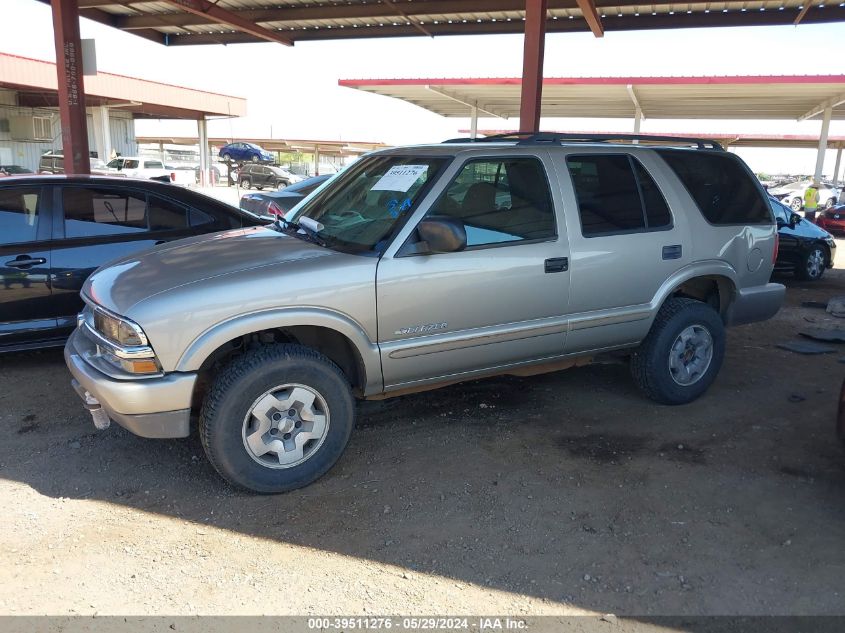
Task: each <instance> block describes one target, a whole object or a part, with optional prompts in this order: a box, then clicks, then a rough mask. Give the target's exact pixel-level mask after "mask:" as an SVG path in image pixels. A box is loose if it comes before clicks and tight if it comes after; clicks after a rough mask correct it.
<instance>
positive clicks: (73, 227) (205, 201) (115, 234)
mask: <svg viewBox="0 0 845 633" xmlns="http://www.w3.org/2000/svg"><path fill="white" fill-rule="evenodd" d="M260 224H263V221H261V220H260V219H258V218H257V217H256V216H254V215H251V214H248V213H245V212H243V211H240V210H239V209H236V208H234V207H232V206H229V205H227V204H224V203H222V202H219V201H218V200H215V199H213V198H209V197H208V196H204V195H202V194H199V193H196V192H194V191H191V190H189V189H185V188H183V187H177V186H174V185H167V184H163V183H158V182H153V181H150V180H134V179H127V178H108V177H86V176H29V177H9V178H3V179H0V281H2V285H1V286H0V351H11V350H18V349H29V348H35V347H49V346H52V345H60V344H62V342H63V341H64V339H65V338H66V337H67V335H68V334H69V333H70V332H71V331H72V330H73V328H74V327H75V326H76V314H77V313H78V312H79V311H80V310H81V309H82V300H81V299H80V297H79V291H80V289H81V288H82V284H83V282H84V281H85V279H86V278H87V277H88V276H89V275H90V274H91V273H92V272H94V270H95V269H96V268H98V267H99V266H101V265H102V264H105V263H106V262H108V261H109V260H112V259H115V258H116V257H119V256H121V255H126V254H127V253H131V252H132V251H137V250H141V249H144V248H148V247H150V246H153V245H155V244H161V243H162V242H169V241H171V240H178V239H180V238H183V237H188V236H191V235H199V234H201V233H212V232H214V231H222V230H226V229H233V228H240V227H246V226H256V225H260Z"/></svg>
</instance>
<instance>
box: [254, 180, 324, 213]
mask: <svg viewBox="0 0 845 633" xmlns="http://www.w3.org/2000/svg"><path fill="white" fill-rule="evenodd" d="M329 178H331V176H314V177H312V178H306V179H305V180H300V181H299V182H297V183H294V184H292V185H290V186H289V187H285V188H284V189H282V190H281V191H272V192H268V193H248V194H245V195H243V196H241V209H243V210H245V211H248V212H250V213H254V214H255V215H258V216H261V217H262V218H264V219H267V220H275V219H276V216H278V215H281V214H284V213H287V212H288V211H290V210H291V209H292V208H293V207H294V206H295V205H297V204H298V203H299V201H300V200H302V199H303V198H304V197H305V196H307V195H308V194H310V193H311V192H312V191H314V190H315V189H316V188H317V187H319V186H320V185H322V184H323V183H324V182H326V181H327V180H328V179H329Z"/></svg>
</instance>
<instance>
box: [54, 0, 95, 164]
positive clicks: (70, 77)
mask: <svg viewBox="0 0 845 633" xmlns="http://www.w3.org/2000/svg"><path fill="white" fill-rule="evenodd" d="M51 6H52V8H53V33H54V36H55V42H56V72H57V74H58V77H57V79H58V92H59V115H60V117H61V122H62V152H63V153H64V168H65V173H67V174H88V173H90V172H91V162H90V160H89V157H88V121H87V117H86V114H85V87H84V84H83V80H82V44H81V42H80V39H79V4H78V0H52V2H51Z"/></svg>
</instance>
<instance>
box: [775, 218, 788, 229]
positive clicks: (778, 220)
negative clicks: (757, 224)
mask: <svg viewBox="0 0 845 633" xmlns="http://www.w3.org/2000/svg"><path fill="white" fill-rule="evenodd" d="M775 223H776V224H777V225H778V228H781V227H783V226H786V222H784V221H783V218H782V217H780V216H778V217H776V218H775Z"/></svg>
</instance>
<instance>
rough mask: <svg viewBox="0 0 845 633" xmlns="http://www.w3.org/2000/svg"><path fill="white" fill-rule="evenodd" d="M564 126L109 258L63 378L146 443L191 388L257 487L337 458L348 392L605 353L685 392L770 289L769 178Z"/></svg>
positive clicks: (395, 170) (216, 460) (357, 174)
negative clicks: (259, 222)
mask: <svg viewBox="0 0 845 633" xmlns="http://www.w3.org/2000/svg"><path fill="white" fill-rule="evenodd" d="M567 138H568V137H566V136H561V135H536V136H530V135H511V136H507V137H504V138H494V139H490V138H485V139H483V140H480V139H479V140H476V141H474V142H472V141H470V140H469V139H467V140H466V141H462V142H449V143H444V144H439V145H431V146H425V147H400V148H394V149H389V150H384V151H379V152H374V153H372V154H369V155H367V156H365V157H363V158H361V159H360V160H359V161H358V162H356V163H355V164H354V165H352V166H350V167H348V168H347V169H346V170H345V171H344V172H342V173H341V174H339V175H338V176H337V177H336V178H334V179H332V180H331V181H329V182H328V183H327V185H326V186H325V187H323V188H321V189H320V190H319V191H317V192H316V193H315V194H314V195H313V196H310V197H309V198H308V199H307V200H305V201H303V203H302V204H300V205H298V206H297V207H295V209H294V210H292V211H290V212H288V214H286V216H285V217H284V218H280V219H279V221H278V222H275V223H273V224H271V225H269V226H267V227H263V228H253V229H248V230H246V231H230V232H228V233H222V234H217V235H214V236H205V237H198V238H194V239H192V240H190V241H185V242H182V243H181V244H175V245H171V246H167V247H159V248H157V249H153V250H151V251H147V252H146V253H142V254H140V255H129V256H127V257H124V258H122V259H120V260H117V261H116V262H113V263H112V265H111V266H108V267H105V268H102V269H101V270H99V271H97V272H96V273H94V275H93V276H92V277H91V278H90V279H89V280H88V281H87V282H86V284H85V286H84V288H83V290H82V295H83V298H84V299H85V302H86V304H87V305H86V308H85V310H84V311H83V313H82V315H81V316H80V322H79V327H78V329H77V330H76V332H75V333H74V334H73V335H72V336H71V338H70V339H69V340H68V343H67V346H66V348H65V358H66V360H67V364H68V367H69V368H70V370H71V372H72V374H73V376H74V381H75V382H74V385H75V388H76V389H77V392H78V393H79V394H80V396H82V397H83V398H84V400H85V402H86V406H87V407H88V408H89V409H90V410H91V411H92V416H94V419H95V423H96V424H98V425H99V426H100V427H102V426H104V425H105V423H107V422H108V420H110V419H111V420H115V421H117V422H118V423H120V424H121V425H123V426H125V427H126V428H128V429H129V430H131V431H133V432H134V433H136V434H138V435H142V436H146V437H160V438H164V437H184V436H187V435H188V434H189V432H190V429H191V424H190V420H191V409H192V408H194V407H196V406H199V405H200V403H202V404H201V414H200V419H199V434H200V437H201V439H202V443H203V446H204V448H205V452H206V455H207V457H208V458H209V460H210V461H211V463H212V464H213V465H214V467H215V468H216V469H217V471H218V472H219V473H220V474H221V475H222V476H223V477H225V478H226V479H227V480H229V481H230V482H233V483H234V484H236V485H238V486H242V487H245V488H248V489H251V490H254V491H259V492H264V493H270V492H281V491H285V490H291V489H293V488H298V487H301V486H304V485H306V484H308V483H310V482H312V481H314V480H315V479H317V478H318V477H320V476H321V475H323V474H324V473H325V472H327V471H328V470H329V469H330V468H331V467H332V465H333V464H334V463H335V462H336V461H337V459H338V458H339V457H340V455H341V453H342V452H343V450H344V448H345V446H346V444H347V442H348V440H349V437H350V434H351V432H352V429H353V427H354V421H355V404H354V398H376V399H381V398H386V397H392V396H396V395H400V394H403V393H408V392H413V391H421V390H425V389H432V388H435V387H438V386H442V385H445V384H452V383H454V382H458V381H462V380H470V379H475V378H478V377H481V376H489V375H495V374H507V373H519V374H523V375H524V374H525V373H541V372H543V371H556V370H559V369H562V368H565V367H567V366H573V365H577V364H583V363H586V362H588V360H589V359H590V358H592V357H593V356H595V355H597V354H601V353H603V352H607V351H609V350H628V351H629V352H630V354H631V357H630V358H631V370H632V375H633V378H634V381H635V382H636V384H637V385H638V386H639V387H640V389H641V390H642V391H643V393H644V394H645V395H646V396H648V397H649V398H651V399H653V400H655V401H656V402H659V403H663V404H682V403H687V402H690V401H692V400H694V399H696V398H698V397H699V396H701V395H702V394H704V392H705V391H706V390H707V388H708V387H709V386H710V384H711V383H712V382H713V381H714V380H715V378H716V375H717V373H718V371H719V368H720V366H721V364H722V361H723V358H724V354H725V340H726V336H725V327H726V326H729V325H734V324H739V323H748V322H752V321H761V320H764V319H768V318H769V317H771V316H772V315H774V314H775V313H776V312H777V311H778V309H779V308H780V305H781V303H782V301H783V298H784V291H785V289H784V287H783V286H782V285H780V284H776V283H770V281H769V277H770V276H771V273H772V266H773V264H774V260H775V250H776V243H777V237H776V227H775V222H774V219H773V216H772V211H771V208H770V207H769V204H768V202H767V199H766V196H765V193H764V191H763V189H762V187H761V186H760V184H759V183H758V182H757V180H756V178H754V175H753V174H752V173H751V171H750V170H749V169H748V167H747V166H746V165H745V163H743V162H742V160H741V159H740V158H739V157H738V156H736V155H735V154H731V153H728V152H726V151H724V150H722V149H721V147H720V146H719V145H718V144H716V143H712V142H709V141H697V146H698V147H700V149H693V148H690V147H653V146H648V145H646V144H645V143H646V142H647V141H648V140H650V139H649V137H638V138H641V139H642V142H641V144H639V145H633V144H616V145H613V144H610V143H607V142H580V143H579V142H566V139H567ZM595 140H601V141H605V140H607V137H599V138H597V139H595ZM186 306H189V310H190V311H189V313H184V316H181V317H179V318H177V317H176V316H175V315H182V314H183V311H184V310H186V309H188V308H186ZM517 417H518V416H517ZM104 418H105V419H104Z"/></svg>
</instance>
